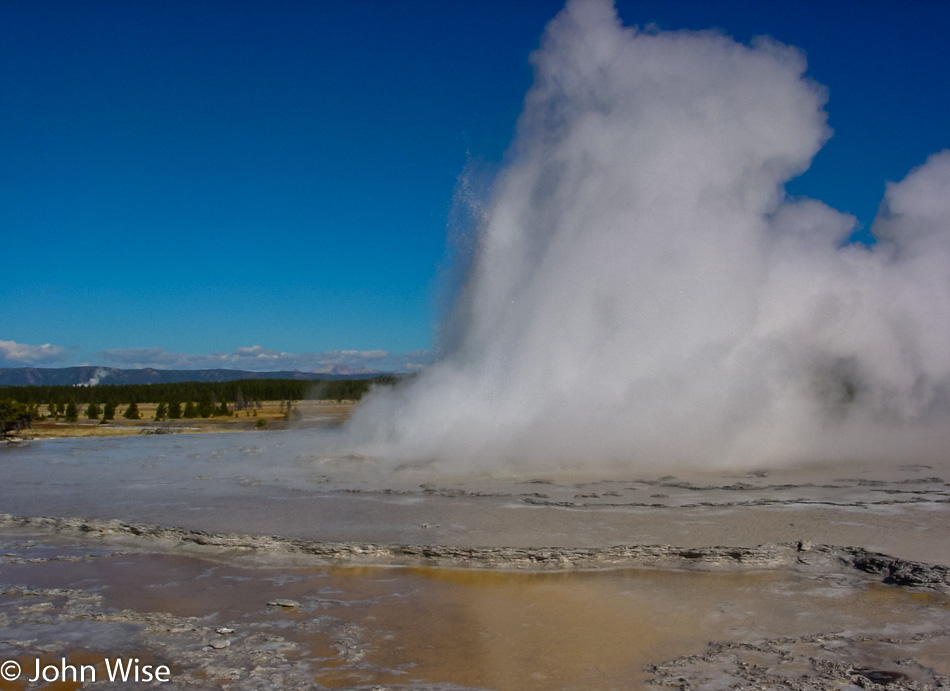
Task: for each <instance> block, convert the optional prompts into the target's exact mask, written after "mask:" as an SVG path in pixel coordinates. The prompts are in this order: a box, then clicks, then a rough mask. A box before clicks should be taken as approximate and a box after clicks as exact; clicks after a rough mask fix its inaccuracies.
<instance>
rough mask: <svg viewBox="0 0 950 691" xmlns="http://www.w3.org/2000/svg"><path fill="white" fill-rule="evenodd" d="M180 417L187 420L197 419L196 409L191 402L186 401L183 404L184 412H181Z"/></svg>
mask: <svg viewBox="0 0 950 691" xmlns="http://www.w3.org/2000/svg"><path fill="white" fill-rule="evenodd" d="M181 416H182V417H187V418H192V417H198V408H197V407H196V406H195V404H194V403H193V402H192V401H188V402H187V403H186V404H185V412H183V413H182V414H181Z"/></svg>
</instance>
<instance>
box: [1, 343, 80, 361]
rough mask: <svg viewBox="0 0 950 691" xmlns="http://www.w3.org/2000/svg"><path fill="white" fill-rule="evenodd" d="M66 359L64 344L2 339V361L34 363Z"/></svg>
mask: <svg viewBox="0 0 950 691" xmlns="http://www.w3.org/2000/svg"><path fill="white" fill-rule="evenodd" d="M65 359H66V349H65V348H63V347H62V346H56V345H52V344H50V343H44V344H43V345H27V344H26V343H17V342H16V341H2V340H0V363H10V364H21V365H33V364H39V363H47V362H61V361H63V360H65Z"/></svg>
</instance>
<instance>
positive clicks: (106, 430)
mask: <svg viewBox="0 0 950 691" xmlns="http://www.w3.org/2000/svg"><path fill="white" fill-rule="evenodd" d="M355 406H356V403H355V402H353V401H343V402H339V403H338V402H337V401H298V402H296V403H294V404H293V408H294V409H296V412H295V413H294V414H293V415H292V416H291V420H290V421H289V422H288V421H285V420H284V417H285V411H284V410H282V409H281V403H280V401H265V402H263V403H262V404H261V407H260V408H257V409H254V410H247V411H243V410H242V411H237V412H236V413H233V414H232V415H231V416H229V417H224V416H222V417H209V418H190V419H181V420H163V421H157V420H155V408H156V407H157V404H155V403H140V404H139V406H138V408H139V413H140V414H141V416H142V419H141V420H126V419H125V418H123V417H121V415H122V413H123V412H124V411H125V406H120V407H119V409H118V410H117V411H116V419H115V420H109V421H108V422H107V423H106V424H100V423H99V421H98V420H87V419H85V418H82V417H80V418H79V420H77V421H76V422H63V421H62V420H55V419H53V418H51V417H50V418H46V419H45V420H35V421H34V422H33V426H32V428H31V429H28V430H24V432H23V436H24V437H26V438H29V437H32V438H34V439H52V438H59V437H120V436H125V435H131V434H151V433H156V432H169V433H172V432H176V433H177V432H180V433H185V434H199V433H207V432H253V431H260V430H275V429H287V428H288V427H301V426H302V427H335V426H338V425H341V424H343V422H344V421H345V420H347V419H348V418H349V417H350V415H351V414H352V412H353V409H354V408H355ZM41 410H43V409H42V408H41ZM262 423H263V424H262Z"/></svg>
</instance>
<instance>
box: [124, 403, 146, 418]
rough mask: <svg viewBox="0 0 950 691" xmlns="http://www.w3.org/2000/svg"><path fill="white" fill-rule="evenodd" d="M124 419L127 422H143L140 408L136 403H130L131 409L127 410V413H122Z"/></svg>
mask: <svg viewBox="0 0 950 691" xmlns="http://www.w3.org/2000/svg"><path fill="white" fill-rule="evenodd" d="M122 417H124V418H125V419H126V420H141V419H142V416H141V415H140V414H139V407H138V405H136V403H135V401H132V402H131V403H129V407H128V408H126V409H125V412H124V413H122Z"/></svg>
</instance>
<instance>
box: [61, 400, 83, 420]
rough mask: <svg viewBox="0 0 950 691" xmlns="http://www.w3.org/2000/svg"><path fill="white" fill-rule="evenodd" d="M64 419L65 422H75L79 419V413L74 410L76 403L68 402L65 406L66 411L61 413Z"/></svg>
mask: <svg viewBox="0 0 950 691" xmlns="http://www.w3.org/2000/svg"><path fill="white" fill-rule="evenodd" d="M63 414H64V415H65V417H66V422H76V420H78V419H79V411H78V410H76V401H73V400H70V401H69V403H67V404H66V410H65V411H64V413H63Z"/></svg>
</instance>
